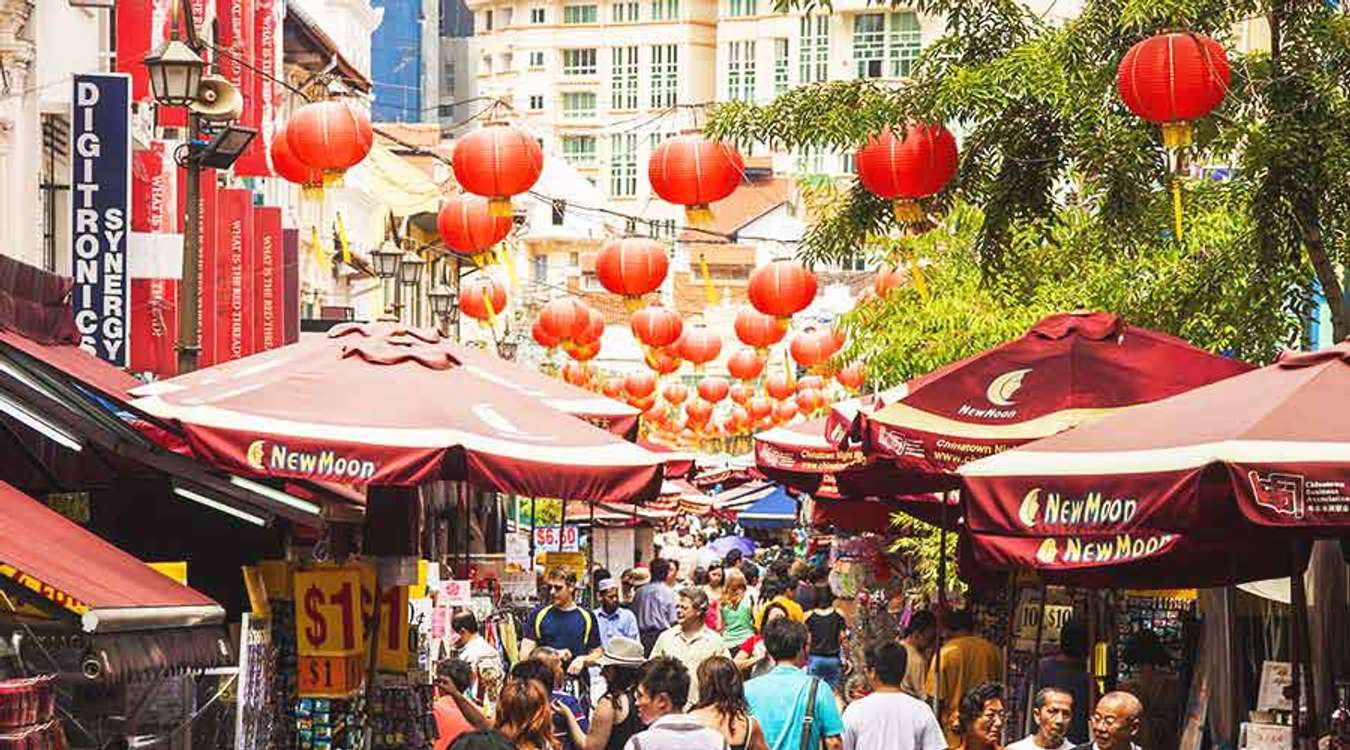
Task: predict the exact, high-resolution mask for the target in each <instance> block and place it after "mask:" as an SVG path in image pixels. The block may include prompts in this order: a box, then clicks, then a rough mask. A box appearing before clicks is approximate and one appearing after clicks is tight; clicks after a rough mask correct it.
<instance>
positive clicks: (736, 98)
mask: <svg viewBox="0 0 1350 750" xmlns="http://www.w3.org/2000/svg"><path fill="white" fill-rule="evenodd" d="M727 98H728V99H730V100H731V101H733V102H753V101H754V100H755V43H754V42H753V41H741V42H728V43H727Z"/></svg>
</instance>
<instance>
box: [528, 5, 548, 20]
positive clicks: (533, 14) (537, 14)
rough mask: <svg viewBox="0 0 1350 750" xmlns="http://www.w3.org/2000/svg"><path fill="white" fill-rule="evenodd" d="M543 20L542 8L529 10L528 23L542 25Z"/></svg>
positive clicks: (544, 16)
mask: <svg viewBox="0 0 1350 750" xmlns="http://www.w3.org/2000/svg"><path fill="white" fill-rule="evenodd" d="M545 18H547V16H546V15H544V9H543V8H530V23H543V22H544V19H545Z"/></svg>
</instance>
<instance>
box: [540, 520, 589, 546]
mask: <svg viewBox="0 0 1350 750" xmlns="http://www.w3.org/2000/svg"><path fill="white" fill-rule="evenodd" d="M580 539H581V532H580V531H579V530H578V529H577V527H576V526H571V525H568V526H539V527H536V528H535V530H534V550H535V552H576V551H577V549H578V547H579V546H580Z"/></svg>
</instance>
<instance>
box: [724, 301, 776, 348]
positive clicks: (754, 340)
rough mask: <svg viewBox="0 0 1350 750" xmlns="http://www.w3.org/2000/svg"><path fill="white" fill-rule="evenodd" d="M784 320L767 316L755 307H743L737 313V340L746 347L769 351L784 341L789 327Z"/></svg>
mask: <svg viewBox="0 0 1350 750" xmlns="http://www.w3.org/2000/svg"><path fill="white" fill-rule="evenodd" d="M783 322H784V321H783V320H782V319H780V318H775V317H773V316H772V315H765V314H764V313H762V312H760V311H758V310H756V309H755V308H753V307H742V308H741V309H740V310H739V311H738V312H737V313H736V323H735V328H736V338H738V339H740V340H741V343H743V344H745V345H746V346H753V347H755V348H756V349H768V348H769V347H771V346H773V345H774V344H777V343H778V342H779V341H782V340H783V336H784V335H786V334H787V326H785V325H783Z"/></svg>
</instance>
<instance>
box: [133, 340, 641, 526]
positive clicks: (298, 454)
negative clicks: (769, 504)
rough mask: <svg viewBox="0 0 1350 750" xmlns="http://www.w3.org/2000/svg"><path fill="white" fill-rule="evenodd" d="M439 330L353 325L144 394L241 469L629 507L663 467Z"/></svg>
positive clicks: (224, 463) (202, 447) (214, 456)
mask: <svg viewBox="0 0 1350 750" xmlns="http://www.w3.org/2000/svg"><path fill="white" fill-rule="evenodd" d="M476 361H478V360H477V358H476V357H474V356H473V353H471V352H466V350H465V347H462V346H459V345H457V344H454V343H451V342H450V341H448V340H446V339H444V338H442V337H440V336H439V335H438V334H436V333H435V332H434V331H423V330H410V329H407V328H404V327H401V326H397V325H394V324H389V323H376V324H369V325H362V324H346V325H342V326H338V327H336V328H334V329H333V330H332V331H330V332H329V334H328V335H327V336H326V337H322V338H316V339H314V340H308V341H302V342H301V343H298V344H293V345H291V346H287V347H283V348H281V349H275V350H272V351H269V352H265V353H262V354H257V355H254V356H252V357H247V358H245V359H241V360H236V361H233V362H229V363H226V364H222V365H218V366H215V367H211V368H207V369H205V370H199V371H197V372H193V373H190V374H188V375H183V376H180V377H177V378H173V379H170V380H165V381H160V382H157V383H152V384H150V385H146V386H143V387H141V388H138V389H136V390H135V391H134V395H137V396H140V397H141V398H138V399H137V400H136V401H135V402H133V406H135V407H136V408H139V409H141V410H143V411H145V412H147V413H149V414H152V415H154V416H157V417H160V418H163V419H166V420H172V421H173V422H175V423H177V424H179V425H181V427H182V429H183V431H184V433H185V434H186V435H187V438H188V441H189V443H190V444H191V446H192V449H193V451H194V452H195V453H196V454H197V455H199V456H201V457H202V458H204V459H206V460H209V461H211V462H213V463H215V464H217V465H219V466H221V467H224V468H226V469H228V470H230V471H238V472H243V473H248V474H252V475H256V476H264V477H286V478H302V479H314V480H322V481H330V482H341V483H345V484H368V485H403V486H410V485H416V484H420V483H422V482H425V481H429V480H436V479H454V480H467V481H471V482H474V483H475V484H478V485H480V486H484V487H488V488H490V489H494V490H497V491H500V492H511V493H516V494H521V495H529V496H538V497H561V498H566V499H574V500H591V501H596V502H611V501H619V502H625V503H631V502H633V501H634V500H635V499H637V500H642V499H646V498H651V497H654V496H655V495H656V492H657V490H658V489H659V488H660V486H661V475H662V461H661V458H660V457H659V456H657V455H654V454H652V453H650V452H648V451H645V450H643V449H642V448H640V447H638V446H636V445H634V444H632V443H629V442H626V441H624V440H622V439H621V438H618V437H616V436H614V435H612V434H610V433H608V432H606V431H604V430H601V429H598V428H596V427H592V426H591V425H588V424H586V423H584V422H582V421H580V420H577V419H575V418H573V417H571V416H568V415H566V414H563V413H562V412H559V411H555V410H554V409H552V408H550V407H549V406H547V405H546V404H545V403H543V402H541V401H539V400H537V399H534V398H524V397H522V393H521V391H520V389H519V388H517V387H511V386H508V385H504V384H502V383H500V382H499V379H497V378H487V377H483V375H482V374H481V371H480V368H476V367H475V366H474V365H473V364H469V365H467V366H466V364H465V363H474V362H476Z"/></svg>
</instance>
